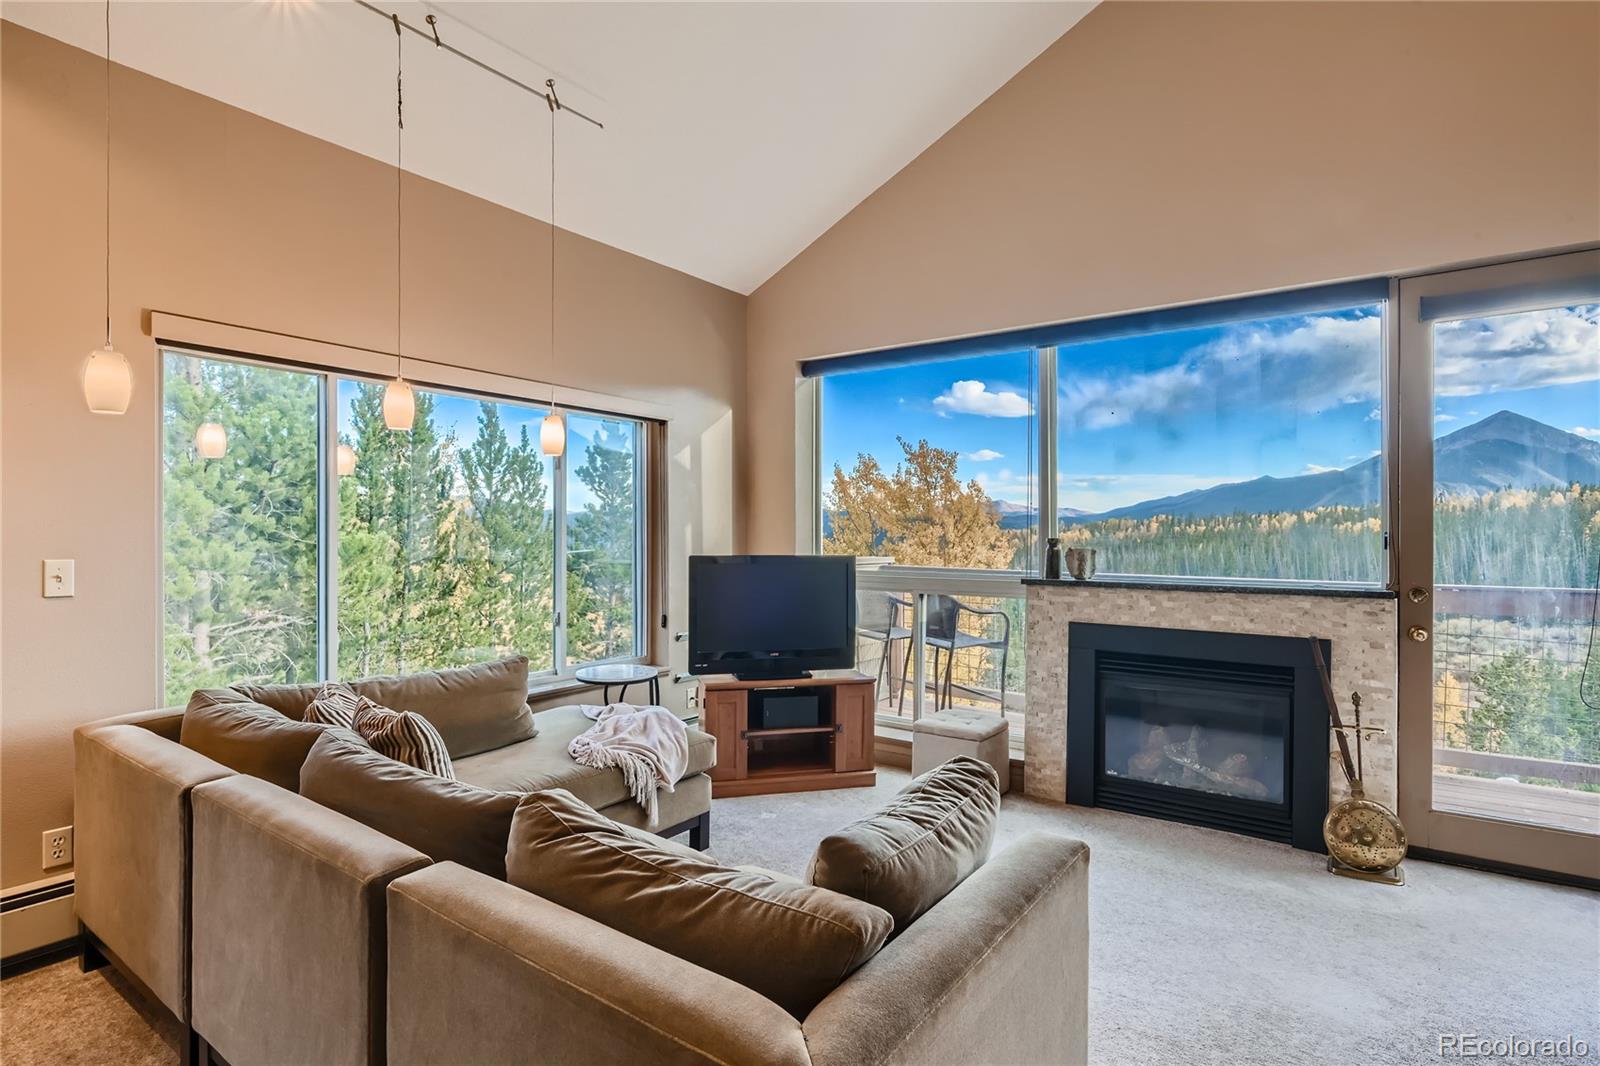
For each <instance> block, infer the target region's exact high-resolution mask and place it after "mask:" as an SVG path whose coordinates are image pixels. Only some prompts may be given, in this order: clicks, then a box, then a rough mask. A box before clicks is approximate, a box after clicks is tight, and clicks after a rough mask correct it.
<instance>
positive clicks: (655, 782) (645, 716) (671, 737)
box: [567, 703, 689, 828]
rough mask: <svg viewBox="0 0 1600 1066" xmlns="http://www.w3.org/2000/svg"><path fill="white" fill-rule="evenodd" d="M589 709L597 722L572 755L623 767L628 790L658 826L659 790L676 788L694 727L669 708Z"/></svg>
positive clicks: (588, 761)
mask: <svg viewBox="0 0 1600 1066" xmlns="http://www.w3.org/2000/svg"><path fill="white" fill-rule="evenodd" d="M591 712H594V713H591ZM583 713H584V714H586V715H588V716H589V717H590V718H593V719H594V720H595V723H594V725H592V726H590V727H589V728H588V729H587V730H585V731H584V732H582V733H579V734H578V735H577V736H575V737H573V738H572V743H571V744H569V745H568V746H567V754H569V755H571V756H572V757H573V758H574V759H575V760H577V762H578V763H579V765H582V766H595V767H599V768H601V769H613V768H614V769H618V770H621V771H622V779H623V781H625V782H626V783H627V785H628V792H629V793H630V794H631V795H632V796H633V798H634V799H635V800H637V801H638V803H639V806H641V807H643V808H644V813H645V818H646V820H647V822H648V824H649V826H650V827H651V828H654V827H655V824H656V813H657V812H656V790H657V789H660V788H664V789H666V790H667V791H668V792H671V791H672V790H673V788H674V786H675V785H677V783H678V778H680V777H682V776H683V771H684V770H685V769H686V768H687V767H688V765H689V731H688V729H686V728H685V727H684V724H683V720H682V719H681V718H679V717H678V716H677V715H675V714H673V713H672V712H671V711H669V710H667V709H666V708H665V707H635V706H633V705H632V704H628V703H613V704H611V705H610V706H609V707H601V708H598V709H596V708H590V707H585V708H583Z"/></svg>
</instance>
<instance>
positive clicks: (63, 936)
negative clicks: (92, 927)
mask: <svg viewBox="0 0 1600 1066" xmlns="http://www.w3.org/2000/svg"><path fill="white" fill-rule="evenodd" d="M74 884H75V883H74V881H73V880H72V878H71V877H67V878H63V879H60V880H55V881H39V882H34V883H33V884H29V885H21V886H18V887H17V888H15V889H13V890H12V891H11V892H10V893H9V894H8V895H5V896H0V951H4V952H5V956H4V957H3V958H0V971H6V972H9V971H11V970H12V969H14V968H16V967H20V966H26V965H28V964H29V963H31V962H35V961H37V960H39V959H41V958H44V957H49V956H55V955H64V954H66V953H67V952H69V951H71V950H74V949H75V948H76V946H77V941H78V920H77V916H76V910H75V908H74V904H73V888H74Z"/></svg>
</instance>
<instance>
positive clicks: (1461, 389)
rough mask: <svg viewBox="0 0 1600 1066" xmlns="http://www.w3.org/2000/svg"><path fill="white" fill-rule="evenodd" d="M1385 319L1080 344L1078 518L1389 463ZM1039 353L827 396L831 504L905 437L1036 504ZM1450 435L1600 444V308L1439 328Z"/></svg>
mask: <svg viewBox="0 0 1600 1066" xmlns="http://www.w3.org/2000/svg"><path fill="white" fill-rule="evenodd" d="M1381 345H1382V322H1381V318H1380V316H1379V308H1378V307H1376V306H1374V307H1368V308H1356V309H1350V310H1346V311H1338V312H1324V313H1317V314H1308V315H1287V316H1282V317H1279V318H1273V319H1262V320H1257V321H1253V322H1245V323H1234V324H1229V325H1223V326H1210V327H1203V328H1196V329H1187V330H1175V331H1172V332H1168V333H1162V334H1153V335H1147V336H1142V337H1134V338H1123V339H1118V340H1109V341H1100V342H1095V343H1090V344H1078V345H1072V346H1070V347H1066V348H1063V349H1062V350H1061V353H1060V357H1059V377H1060V395H1059V397H1058V404H1057V406H1058V409H1059V412H1060V418H1061V434H1060V449H1061V454H1060V457H1059V460H1058V461H1059V467H1060V471H1061V503H1062V506H1066V507H1078V508H1081V509H1083V510H1087V511H1101V510H1106V509H1109V508H1112V507H1120V506H1123V505H1126V504H1130V503H1136V502H1139V501H1140V500H1146V499H1151V498H1153V497H1158V496H1166V495H1172V494H1175V493H1179V492H1187V491H1190V490H1192V489H1197V488H1204V487H1207V486H1210V485H1215V484H1220V483H1223V482H1228V481H1243V480H1248V479H1250V478H1254V477H1259V476H1262V475H1271V476H1274V477H1293V476H1296V475H1299V474H1304V473H1314V472H1316V471H1318V470H1324V469H1333V468H1343V467H1347V466H1350V465H1352V464H1354V463H1357V462H1360V461H1362V460H1364V459H1366V458H1368V457H1370V456H1371V455H1373V454H1374V453H1376V451H1377V449H1378V447H1379V444H1380V440H1381V422H1380V420H1379V419H1380V416H1379V414H1378V405H1379V397H1380V395H1381V391H1382V359H1381ZM1030 377H1031V367H1030V357H1029V354H1028V353H1027V352H1017V353H1015V354H1012V355H1003V356H985V357H980V358H973V359H959V360H948V361H944V362H936V363H924V364H919V365H914V366H908V367H902V368H897V369H893V370H884V371H865V372H861V373H856V374H841V375H837V376H832V377H828V378H825V379H824V381H823V441H822V459H823V464H824V466H823V472H824V478H823V480H824V488H826V487H827V484H828V483H829V481H830V480H831V478H832V472H833V467H834V465H835V464H838V465H840V466H843V467H844V468H845V469H846V470H849V469H850V467H851V466H853V465H854V462H855V457H856V455H857V454H858V453H863V452H865V453H868V454H872V455H875V456H877V457H878V459H879V460H880V462H882V463H884V465H885V466H887V467H890V468H892V467H893V465H894V460H895V458H896V457H897V456H898V455H899V450H898V448H897V446H896V444H895V437H896V435H899V436H904V437H906V438H907V439H909V440H911V441H913V442H915V441H916V440H918V439H919V438H926V439H927V440H928V441H930V442H931V443H933V444H934V445H936V446H938V447H941V448H949V449H954V450H956V451H958V452H959V453H960V456H961V458H960V461H959V470H960V473H961V475H962V477H964V478H974V479H976V480H977V481H978V482H979V484H980V485H982V486H983V488H984V489H985V491H987V492H988V493H989V494H990V495H991V496H992V497H994V498H995V499H999V500H1004V501H1007V502H1010V503H1015V504H1024V505H1025V504H1027V503H1028V502H1029V500H1030V496H1031V492H1030V481H1031V471H1032V468H1033V466H1034V465H1036V464H1035V463H1034V462H1031V461H1030V456H1031V452H1032V442H1033V439H1034V437H1035V436H1036V431H1035V429H1034V427H1033V418H1032V415H1033V413H1034V412H1033V405H1032V403H1031V402H1030V399H1029V398H1030V396H1031V395H1032V393H1031V390H1030V388H1029V381H1030ZM1436 381H1437V393H1438V396H1437V404H1436V408H1435V410H1436V416H1437V419H1438V421H1437V422H1436V425H1435V431H1436V433H1437V434H1439V435H1443V434H1446V433H1449V432H1452V431H1453V430H1456V429H1459V428H1461V427H1462V426H1466V425H1470V424H1471V423H1472V422H1474V421H1476V420H1477V419H1479V418H1482V417H1486V416H1488V415H1490V414H1493V413H1494V412H1495V411H1498V410H1502V409H1510V410H1514V411H1517V412H1519V413H1521V414H1525V415H1528V416H1530V417H1532V418H1536V419H1538V420H1539V421H1542V422H1545V423H1548V424H1550V425H1554V426H1557V427H1559V428H1561V429H1565V430H1568V431H1571V432H1580V433H1582V434H1583V435H1585V436H1590V437H1591V438H1595V439H1600V307H1596V306H1588V307H1582V308H1564V309H1555V310H1551V311H1539V312H1530V313H1526V314H1516V315H1504V316H1499V317H1496V318H1483V319H1473V320H1467V321H1464V322H1461V323H1440V324H1439V326H1438V327H1437V332H1436Z"/></svg>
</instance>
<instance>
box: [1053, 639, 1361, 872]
mask: <svg viewBox="0 0 1600 1066" xmlns="http://www.w3.org/2000/svg"><path fill="white" fill-rule="evenodd" d="M1068 645H1069V646H1068V656H1069V662H1068V671H1067V677H1068V699H1067V734H1068V735H1067V741H1068V743H1067V799H1068V802H1071V803H1078V804H1084V805H1092V806H1099V807H1107V808H1112V809H1115V810H1122V811H1127V812H1130V813H1134V814H1144V815H1150V816H1153V817H1157V818H1167V819H1171V820H1175V821H1182V822H1189V823H1191V824H1195V825H1204V826H1209V827H1211V828H1215V829H1225V830H1229V831H1232V832H1237V833H1246V834H1249V835H1252V836H1258V837H1262V838H1265V839H1267V840H1276V841H1281V842H1283V843H1286V844H1289V843H1292V844H1294V845H1295V846H1296V847H1302V848H1309V849H1311V850H1321V848H1322V836H1321V822H1322V818H1323V816H1324V815H1325V814H1326V813H1327V789H1328V776H1327V773H1328V770H1327V763H1328V755H1327V752H1328V741H1327V736H1328V719H1327V709H1326V707H1325V706H1324V705H1323V700H1322V694H1321V688H1320V683H1319V682H1318V681H1317V679H1316V675H1315V672H1314V667H1313V664H1312V663H1311V656H1310V648H1309V645H1307V643H1306V641H1305V640H1304V639H1303V638H1287V637H1268V636H1255V635H1249V634H1236V633H1210V632H1195V631H1191V630H1171V629H1151V628H1142V627H1131V626H1103V625H1091V624H1086V623H1077V622H1074V623H1072V625H1071V626H1070V628H1069V631H1068ZM1324 654H1325V655H1331V649H1329V648H1327V647H1326V645H1325V647H1324Z"/></svg>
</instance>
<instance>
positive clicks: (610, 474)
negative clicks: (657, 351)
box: [567, 422, 636, 659]
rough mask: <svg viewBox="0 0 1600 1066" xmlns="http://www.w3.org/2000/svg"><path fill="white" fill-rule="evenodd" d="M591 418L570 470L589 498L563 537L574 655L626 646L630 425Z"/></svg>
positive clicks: (631, 540) (630, 603) (629, 632)
mask: <svg viewBox="0 0 1600 1066" xmlns="http://www.w3.org/2000/svg"><path fill="white" fill-rule="evenodd" d="M598 426H599V428H598V429H597V430H596V432H595V435H594V437H593V438H592V439H591V440H590V442H589V446H588V448H587V449H586V450H585V453H584V458H583V462H582V464H580V465H579V466H578V468H577V471H576V473H577V476H578V480H580V481H582V482H583V484H584V486H585V487H586V488H587V489H588V490H589V493H590V495H591V497H592V498H591V499H590V500H589V501H588V502H586V503H585V504H584V508H583V510H582V511H581V512H579V513H578V514H576V515H574V516H573V518H572V524H571V532H570V535H569V541H568V545H567V558H568V563H567V573H568V580H567V604H568V616H569V627H568V634H569V636H568V641H569V649H570V650H569V654H570V655H572V656H574V657H576V658H580V659H606V658H611V657H613V656H618V655H630V654H632V653H633V637H634V633H633V629H634V627H633V613H634V547H635V543H636V540H635V535H634V531H635V511H636V500H635V496H634V483H633V467H634V440H633V429H632V427H631V426H628V425H626V424H624V423H620V422H600V423H598Z"/></svg>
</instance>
